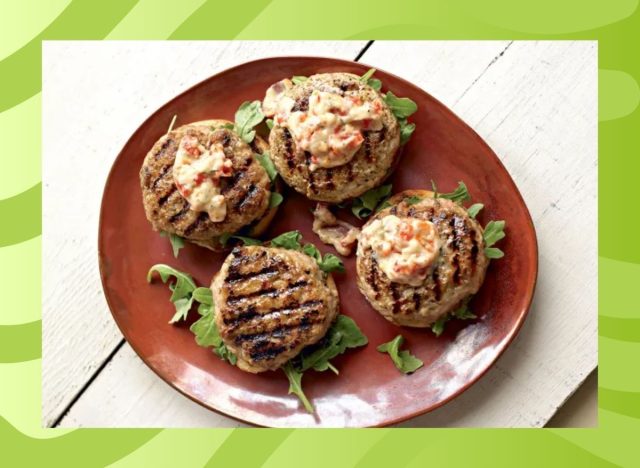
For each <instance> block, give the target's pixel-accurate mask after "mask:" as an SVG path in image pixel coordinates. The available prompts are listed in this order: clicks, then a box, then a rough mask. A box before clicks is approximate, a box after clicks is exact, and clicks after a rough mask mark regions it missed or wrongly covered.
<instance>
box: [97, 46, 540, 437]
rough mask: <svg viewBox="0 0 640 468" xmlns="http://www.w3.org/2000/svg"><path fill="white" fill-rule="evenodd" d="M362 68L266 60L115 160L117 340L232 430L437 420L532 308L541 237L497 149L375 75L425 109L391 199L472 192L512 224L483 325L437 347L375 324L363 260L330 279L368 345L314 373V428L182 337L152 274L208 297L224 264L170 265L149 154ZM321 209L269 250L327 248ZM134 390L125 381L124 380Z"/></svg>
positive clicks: (275, 379) (105, 228) (259, 381)
mask: <svg viewBox="0 0 640 468" xmlns="http://www.w3.org/2000/svg"><path fill="white" fill-rule="evenodd" d="M368 68H369V67H367V66H366V65H362V64H360V63H354V62H349V61H343V60H336V59H327V58H309V57H281V58H269V59H263V60H257V61H254V62H249V63H245V64H243V65H240V66H237V67H234V68H231V69H229V70H226V71H224V72H222V73H220V74H218V75H215V76H212V77H211V78H209V79H207V80H206V81H203V82H202V83H200V84H198V85H196V86H194V87H193V88H191V89H189V90H188V91H186V92H184V93H182V94H181V95H179V96H178V97H176V98H175V99H173V100H171V101H170V102H169V103H167V104H166V105H164V106H163V107H161V108H160V109H159V110H158V111H157V112H155V113H154V114H153V115H152V116H151V117H149V118H148V119H147V120H146V121H145V122H144V123H143V124H142V125H141V126H140V128H138V130H136V132H135V133H134V134H133V135H132V136H131V138H130V139H129V141H128V142H127V144H126V145H125V147H124V148H123V149H122V152H121V153H120V154H119V155H118V157H117V158H116V161H115V163H114V164H113V167H112V169H111V173H110V174H109V178H108V180H107V183H106V186H105V189H104V195H103V199H102V211H101V214H100V233H99V240H98V244H99V257H100V271H101V275H102V283H103V287H104V292H105V295H106V297H107V301H108V303H109V307H110V308H111V312H112V313H113V317H114V318H115V320H116V322H117V324H118V326H119V327H120V330H121V331H122V333H123V334H124V336H125V338H126V339H127V341H128V342H129V344H130V345H131V346H132V347H133V349H134V350H135V351H136V352H137V353H138V355H139V356H140V357H141V358H142V360H143V361H144V362H145V363H146V364H147V365H148V366H149V367H151V369H153V370H154V371H155V372H156V373H157V374H158V375H159V376H160V377H161V378H162V379H164V380H165V381H166V382H167V383H169V384H170V385H172V386H173V387H175V388H176V389H177V390H179V391H180V392H182V393H184V394H185V395H186V396H188V397H189V398H191V399H193V400H194V401H196V402H198V403H200V404H202V405H204V406H206V407H207V408H210V409H212V410H215V411H218V412H220V413H224V414H226V415H228V416H231V417H233V418H237V419H239V420H242V421H246V422H249V423H252V424H256V425H262V426H289V427H303V426H332V427H336V426H338V427H342V426H383V425H388V424H392V423H396V422H399V421H402V420H405V419H407V418H411V417H413V416H416V415H419V414H422V413H425V412H427V411H430V410H432V409H434V408H436V407H438V406H440V405H442V404H444V403H446V402H447V401H449V400H451V399H452V398H454V397H455V396H456V395H459V394H460V393H461V392H462V391H464V390H465V389H466V388H468V387H469V386H470V385H471V384H472V383H473V382H475V381H476V380H478V379H479V378H480V377H481V376H482V375H483V374H484V373H485V372H486V371H487V369H488V368H489V367H490V366H491V365H492V364H493V362H495V360H496V359H497V358H498V356H499V355H500V354H501V353H502V352H503V351H504V349H505V348H506V347H507V346H508V345H509V343H510V342H511V341H512V340H513V338H514V336H515V335H516V333H517V332H518V330H519V328H520V327H521V325H522V323H523V321H524V319H525V316H526V314H527V311H528V309H529V305H530V303H531V298H532V295H533V290H534V287H535V282H536V275H537V258H538V257H537V245H536V236H535V231H534V228H533V224H532V221H531V217H530V215H529V212H528V210H527V207H526V205H525V203H524V201H523V200H522V197H521V195H520V193H519V192H518V189H517V188H516V186H515V184H514V182H513V180H511V177H510V176H509V174H508V173H507V171H506V170H505V168H504V167H503V165H502V164H501V163H500V160H499V159H498V158H497V157H496V155H495V154H494V153H493V151H492V150H491V148H489V146H487V144H486V143H485V142H484V141H483V140H482V139H481V138H480V137H479V136H478V135H477V134H476V133H475V132H474V131H473V130H472V129H471V128H469V127H468V126H467V125H466V124H465V123H464V122H462V121H461V120H460V119H459V118H458V117H456V115H454V114H453V113H452V112H451V111H450V110H449V109H447V108H446V107H445V106H444V105H442V104H441V103H440V102H438V101H437V100H436V99H434V98H433V97H432V96H430V95H429V94H427V93H426V92H425V91H423V90H422V89H420V88H418V87H417V86H415V85H413V84H411V83H408V82H407V81H405V80H403V79H401V78H398V77H396V76H394V75H392V74H390V73H386V72H383V71H381V70H378V71H377V72H376V77H377V78H380V79H381V80H382V82H383V86H384V87H383V90H384V91H386V90H392V91H393V92H394V93H395V94H396V95H397V96H408V97H410V98H411V99H413V100H414V101H415V102H416V103H417V104H418V112H417V113H415V114H414V115H413V116H412V117H411V120H412V121H414V122H415V123H416V131H415V133H414V134H413V137H412V139H411V141H410V142H409V143H408V144H407V145H406V147H405V149H404V154H403V156H402V160H401V162H400V164H399V166H398V168H397V170H396V172H395V174H394V175H393V176H392V179H391V181H392V182H393V186H394V189H395V190H394V191H400V190H404V189H410V188H429V187H430V180H431V179H433V180H435V181H437V183H438V188H439V189H440V190H441V191H450V190H452V189H454V188H455V186H456V183H457V181H459V180H462V181H464V182H465V183H466V184H467V186H468V187H469V191H470V193H471V194H472V196H473V199H474V201H482V202H483V203H484V205H485V209H484V210H483V211H482V212H481V214H480V215H479V219H480V221H481V222H482V223H483V224H484V223H486V222H487V221H488V220H491V219H504V220H506V222H507V237H506V239H505V240H503V241H502V242H501V244H500V248H502V250H504V252H505V257H504V258H503V259H501V260H498V261H493V262H491V265H490V267H489V271H488V274H487V277H486V281H485V283H484V285H483V287H482V289H481V291H480V293H479V294H478V295H477V296H476V297H475V299H474V300H473V302H472V309H473V310H474V312H475V313H476V314H477V315H478V316H479V318H478V320H476V321H473V322H460V323H456V322H450V323H449V324H448V325H447V327H446V331H445V333H444V334H443V335H442V336H441V337H440V338H436V337H435V336H434V335H433V334H432V333H431V331H430V330H419V329H409V328H403V329H400V328H398V327H396V326H394V325H392V324H391V323H389V322H387V321H386V320H385V319H383V318H382V317H381V316H380V315H378V313H376V312H375V311H374V310H373V309H372V308H371V307H370V306H369V304H368V303H367V301H366V300H365V299H364V297H363V296H362V295H361V294H360V292H359V291H358V288H357V286H356V271H355V259H354V258H353V257H350V258H347V259H345V260H344V263H345V266H346V273H345V274H342V275H341V274H337V275H334V277H335V279H336V282H337V284H338V289H339V291H340V299H341V310H342V313H343V314H346V315H349V316H351V317H353V318H354V319H355V320H356V322H357V323H358V325H359V326H360V328H361V329H362V330H363V331H364V333H365V334H366V335H367V336H368V338H369V345H368V346H367V347H365V348H360V349H358V350H355V351H351V352H348V353H346V354H345V355H343V356H340V357H338V358H336V359H335V362H334V363H335V366H336V367H338V368H339V369H340V375H339V376H336V375H333V374H332V373H330V372H325V373H315V372H308V373H307V374H305V376H304V381H303V383H304V389H305V392H306V394H307V396H308V397H309V398H310V399H311V401H312V402H313V404H314V405H315V408H316V414H315V415H311V414H308V413H306V412H305V411H304V409H303V408H302V407H301V405H300V403H299V402H298V400H297V399H296V397H295V396H292V395H288V394H287V390H288V383H287V379H286V377H285V376H284V374H282V373H281V372H267V373H263V374H259V375H253V374H247V373H244V372H242V371H240V370H239V369H237V368H236V367H233V366H231V365H229V364H228V363H226V362H223V361H221V360H220V359H218V358H217V357H216V356H215V355H214V354H213V353H212V352H211V350H210V349H205V348H201V347H199V346H198V345H197V344H196V343H195V341H194V337H193V335H192V333H191V332H190V331H189V325H190V324H191V323H192V322H193V320H195V319H196V317H195V315H197V313H195V312H192V317H191V318H190V319H189V321H188V323H186V324H185V323H183V324H180V325H176V326H172V325H168V324H167V321H168V320H169V319H170V318H171V316H172V315H173V312H174V310H173V306H172V304H171V303H170V302H169V291H168V289H167V286H166V285H163V284H161V283H160V282H159V281H156V282H154V283H153V284H151V285H150V284H147V282H146V279H145V277H146V274H147V271H148V270H149V267H150V266H151V265H153V264H155V263H167V264H170V265H173V266H175V267H176V268H178V269H180V270H183V271H186V272H189V273H191V274H192V275H193V276H194V278H195V279H196V281H197V282H198V283H199V284H200V285H208V284H209V282H210V280H211V278H212V276H213V274H214V273H215V272H216V271H217V270H218V268H219V266H220V264H221V262H222V261H223V259H224V255H223V254H216V253H213V252H210V251H208V250H205V249H202V248H199V247H196V246H193V245H188V246H187V247H185V248H184V249H183V250H182V251H181V252H180V256H179V258H178V259H174V258H173V255H172V253H171V247H170V245H169V242H168V241H167V239H165V238H162V237H160V236H159V235H158V234H157V233H155V232H153V231H152V229H151V226H150V225H149V223H148V222H147V220H146V219H145V215H144V211H143V207H142V200H141V194H140V187H139V181H138V171H139V169H140V166H141V164H142V160H143V158H144V156H145V154H146V153H147V151H148V150H149V148H151V146H152V145H153V143H154V142H155V141H156V140H157V139H158V138H159V137H160V136H161V135H163V134H164V133H165V132H166V131H167V127H168V125H169V122H170V121H171V118H172V116H173V115H174V114H176V115H177V116H178V121H177V125H180V124H184V123H188V122H193V121H197V120H204V119H212V118H223V119H230V120H233V116H234V113H235V110H236V109H237V107H238V105H239V104H240V103H241V102H242V101H245V100H254V99H261V98H262V97H263V95H264V92H265V90H266V88H267V87H268V86H269V85H271V84H272V83H274V82H275V81H277V80H280V79H282V78H284V77H289V76H293V75H311V74H314V73H323V72H335V71H344V72H352V73H356V74H362V73H364V72H365V71H366V70H367V69H368ZM311 206H312V204H311V202H309V201H307V200H306V199H304V198H303V197H302V196H300V195H297V194H296V193H294V192H293V191H291V190H290V191H289V192H288V193H286V197H285V202H284V204H283V205H282V206H281V208H280V212H279V215H278V216H277V219H276V222H275V223H274V224H273V225H272V227H271V229H270V230H269V232H267V234H266V236H265V238H270V237H273V236H274V235H277V234H279V233H282V232H285V231H289V230H292V229H298V230H300V231H301V232H302V234H303V235H304V237H305V238H306V239H307V240H308V241H311V242H314V243H316V244H317V245H318V246H319V247H320V248H321V250H323V251H332V249H331V248H329V247H327V246H324V245H323V244H322V243H321V242H320V241H319V239H318V238H317V237H316V236H315V234H314V233H313V232H312V230H311V222H312V218H311V214H310V213H309V208H310V207H311ZM399 333H402V334H403V335H404V336H405V338H406V340H407V343H406V344H407V346H408V347H409V348H410V349H411V352H412V353H413V354H415V355H416V356H418V357H419V358H420V359H422V360H423V361H424V363H425V365H424V367H423V368H422V369H420V370H418V371H417V372H416V373H415V374H413V375H409V376H407V375H403V374H401V373H400V372H398V371H397V370H396V368H395V367H394V366H393V364H392V362H391V360H390V359H389V357H388V356H387V355H386V354H381V353H379V352H377V351H376V346H377V345H379V344H380V343H383V342H386V341H389V340H391V339H392V338H393V337H395V336H396V335H397V334H399ZM124 378H126V376H125V377H124Z"/></svg>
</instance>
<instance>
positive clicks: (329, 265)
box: [318, 253, 344, 273]
mask: <svg viewBox="0 0 640 468" xmlns="http://www.w3.org/2000/svg"><path fill="white" fill-rule="evenodd" d="M318 266H319V267H320V269H321V270H322V271H324V272H325V273H332V272H334V271H337V272H339V273H343V272H344V263H342V260H340V259H339V258H338V257H336V256H335V255H333V254H332V253H327V254H324V258H323V259H322V260H321V261H319V262H318Z"/></svg>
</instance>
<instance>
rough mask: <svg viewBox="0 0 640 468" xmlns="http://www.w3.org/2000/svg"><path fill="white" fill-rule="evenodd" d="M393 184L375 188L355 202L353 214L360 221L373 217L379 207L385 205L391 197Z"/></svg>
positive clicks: (352, 207)
mask: <svg viewBox="0 0 640 468" xmlns="http://www.w3.org/2000/svg"><path fill="white" fill-rule="evenodd" d="M391 189H392V186H391V184H388V185H381V186H380V187H376V188H373V189H371V190H369V191H367V192H365V193H363V194H362V195H360V196H359V197H358V198H356V199H355V200H353V203H352V204H351V212H352V213H353V214H354V216H355V217H356V218H358V219H363V218H366V217H368V216H371V213H373V212H374V211H375V210H376V208H377V207H378V205H380V204H381V203H384V202H385V201H386V199H387V198H389V195H391Z"/></svg>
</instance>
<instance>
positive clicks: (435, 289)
mask: <svg viewBox="0 0 640 468" xmlns="http://www.w3.org/2000/svg"><path fill="white" fill-rule="evenodd" d="M431 279H432V280H433V296H434V298H435V300H436V302H437V301H439V300H440V296H441V292H440V275H439V274H438V267H436V268H434V269H433V273H431Z"/></svg>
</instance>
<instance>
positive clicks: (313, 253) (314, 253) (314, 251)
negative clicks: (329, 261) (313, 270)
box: [302, 244, 322, 263]
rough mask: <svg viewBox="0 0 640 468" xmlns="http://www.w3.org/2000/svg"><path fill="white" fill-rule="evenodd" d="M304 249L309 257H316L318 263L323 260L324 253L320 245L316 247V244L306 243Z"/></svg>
mask: <svg viewBox="0 0 640 468" xmlns="http://www.w3.org/2000/svg"><path fill="white" fill-rule="evenodd" d="M302 251H303V252H304V253H306V254H307V255H308V256H309V257H312V258H315V259H316V261H317V262H318V263H320V262H321V261H322V255H321V254H320V251H319V250H318V247H316V246H315V245H313V244H304V247H302Z"/></svg>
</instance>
